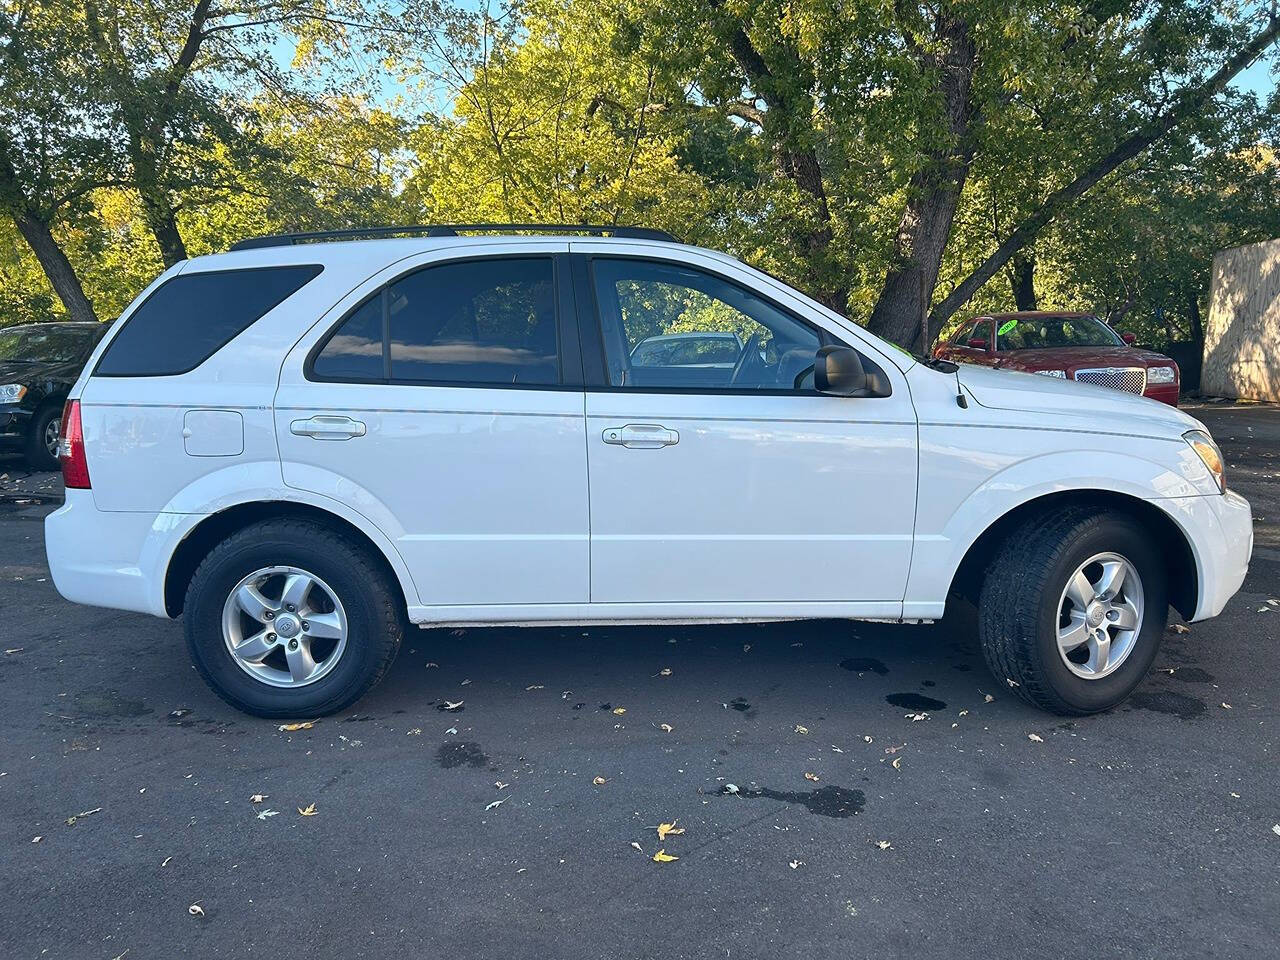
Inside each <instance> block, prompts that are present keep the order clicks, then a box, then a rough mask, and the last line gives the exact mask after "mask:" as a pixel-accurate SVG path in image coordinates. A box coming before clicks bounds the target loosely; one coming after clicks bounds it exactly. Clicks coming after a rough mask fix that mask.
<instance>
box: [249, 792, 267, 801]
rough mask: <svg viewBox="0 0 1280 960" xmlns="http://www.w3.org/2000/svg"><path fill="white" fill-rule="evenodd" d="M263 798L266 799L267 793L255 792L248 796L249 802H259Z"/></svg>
mask: <svg viewBox="0 0 1280 960" xmlns="http://www.w3.org/2000/svg"><path fill="white" fill-rule="evenodd" d="M265 799H267V794H265V793H255V794H254V795H253V796H252V797H250V798H249V802H250V803H261V802H262V801H263V800H265Z"/></svg>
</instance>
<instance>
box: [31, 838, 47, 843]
mask: <svg viewBox="0 0 1280 960" xmlns="http://www.w3.org/2000/svg"><path fill="white" fill-rule="evenodd" d="M43 839H44V837H32V838H31V842H32V843H39V842H40V841H41V840H43Z"/></svg>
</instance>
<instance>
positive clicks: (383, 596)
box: [184, 520, 406, 719]
mask: <svg viewBox="0 0 1280 960" xmlns="http://www.w3.org/2000/svg"><path fill="white" fill-rule="evenodd" d="M273 566H295V567H299V568H302V569H304V570H306V571H308V572H310V573H313V574H315V575H316V576H318V577H319V578H320V579H322V580H323V581H324V582H325V583H326V584H327V585H328V586H329V587H331V588H332V590H333V591H334V593H335V594H336V595H337V596H338V597H340V598H341V601H342V605H343V607H344V609H345V611H346V616H347V642H346V649H345V650H344V651H343V653H342V654H341V656H340V658H339V659H338V662H337V664H336V665H335V666H334V667H333V668H332V669H331V670H330V671H329V672H328V673H327V674H325V675H324V676H323V677H321V678H320V679H318V680H316V681H314V682H312V683H308V684H306V685H305V686H299V687H273V686H270V685H268V684H266V683H263V682H262V681H260V680H258V679H256V678H255V677H253V676H250V675H249V673H248V672H247V671H246V670H244V669H243V668H241V667H240V665H239V664H238V663H237V662H236V660H235V658H234V657H233V656H232V654H231V652H230V651H229V650H228V649H227V644H226V642H225V641H224V639H223V633H222V613H223V607H224V605H225V603H226V601H227V598H228V596H229V595H230V594H231V591H232V589H233V588H234V587H235V586H236V584H238V583H239V582H240V580H241V579H242V578H244V577H246V576H248V575H249V574H251V573H253V572H254V571H256V570H259V569H262V568H265V567H273ZM282 615H283V612H282ZM184 618H185V621H186V622H185V631H186V637H187V647H188V649H189V650H190V652H191V659H192V661H193V662H194V663H195V667H196V669H197V670H198V671H199V672H200V675H201V676H202V677H203V678H204V680H205V682H206V683H208V684H209V686H210V687H211V688H212V689H213V692H214V693H216V694H217V695H218V696H220V697H221V698H222V699H223V700H225V701H226V702H227V703H229V704H231V706H233V707H235V708H236V709H237V710H243V711H244V712H245V713H251V714H253V715H254V716H258V717H270V718H277V719H278V718H307V717H319V716H324V715H326V714H331V713H335V712H337V711H339V710H342V709H344V708H346V707H348V706H350V705H351V704H352V703H354V702H355V701H356V700H358V699H360V698H361V697H362V696H364V695H365V694H366V693H367V692H368V691H369V690H370V689H371V688H372V687H373V686H374V684H376V683H377V682H378V681H379V680H381V679H382V677H383V675H384V674H385V673H386V672H387V669H388V668H389V667H390V666H391V663H392V661H394V660H395V657H396V653H397V652H398V651H399V649H400V641H401V638H402V637H403V635H404V630H405V625H406V611H405V609H404V605H403V601H402V600H401V599H400V595H399V591H398V590H397V589H396V588H395V585H394V584H393V583H392V581H391V577H390V576H389V574H388V572H387V570H386V566H385V564H384V563H383V562H381V558H378V557H374V556H371V555H370V553H369V551H368V550H366V549H365V548H364V547H363V546H362V545H358V544H354V543H352V542H351V540H349V539H348V538H346V537H344V536H342V535H341V534H340V533H338V532H337V531H335V530H333V529H331V528H330V527H327V526H325V525H324V524H322V523H317V522H314V521H310V520H267V521H264V522H262V523H257V524H254V525H252V526H250V527H246V528H245V529H243V530H240V531H238V532H236V533H234V534H232V535H231V536H229V537H228V538H227V539H225V540H223V541H222V542H221V543H219V544H218V545H217V546H216V547H214V548H213V549H212V550H211V551H210V552H209V554H208V556H206V557H205V558H204V560H203V561H202V562H201V563H200V565H199V567H197V568H196V572H195V575H194V576H193V577H192V578H191V584H190V586H189V587H188V588H187V596H186V602H185V605H184Z"/></svg>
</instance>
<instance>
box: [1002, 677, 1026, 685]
mask: <svg viewBox="0 0 1280 960" xmlns="http://www.w3.org/2000/svg"><path fill="white" fill-rule="evenodd" d="M1004 682H1005V683H1007V684H1008V685H1009V686H1011V687H1020V686H1022V684H1020V683H1019V682H1018V681H1017V680H1015V679H1013V677H1005V678H1004Z"/></svg>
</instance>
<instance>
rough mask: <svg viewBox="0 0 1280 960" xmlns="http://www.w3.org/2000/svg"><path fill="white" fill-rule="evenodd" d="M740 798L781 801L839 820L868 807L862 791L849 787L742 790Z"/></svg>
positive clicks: (865, 796)
mask: <svg viewBox="0 0 1280 960" xmlns="http://www.w3.org/2000/svg"><path fill="white" fill-rule="evenodd" d="M738 796H740V797H746V798H747V799H748V800H756V799H759V798H761V797H763V798H764V799H766V800H781V801H782V802H783V803H798V804H800V806H802V807H804V808H805V809H806V810H808V811H809V812H810V813H813V814H817V815H818V816H820V817H835V818H837V819H844V818H845V817H852V816H854V815H855V814H859V813H861V812H862V811H863V810H865V809H866V807H867V795H866V794H865V793H863V792H862V791H861V790H851V789H849V788H848V787H836V786H826V787H819V788H818V789H817V790H770V789H769V788H768V787H761V788H759V789H756V790H742V791H740V792H739V794H738Z"/></svg>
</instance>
